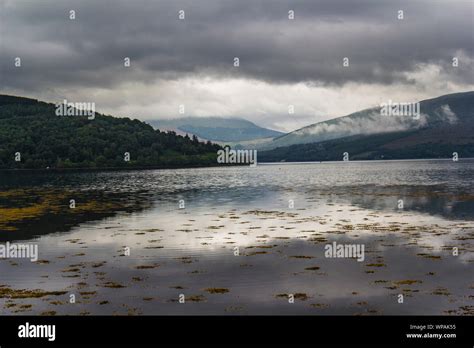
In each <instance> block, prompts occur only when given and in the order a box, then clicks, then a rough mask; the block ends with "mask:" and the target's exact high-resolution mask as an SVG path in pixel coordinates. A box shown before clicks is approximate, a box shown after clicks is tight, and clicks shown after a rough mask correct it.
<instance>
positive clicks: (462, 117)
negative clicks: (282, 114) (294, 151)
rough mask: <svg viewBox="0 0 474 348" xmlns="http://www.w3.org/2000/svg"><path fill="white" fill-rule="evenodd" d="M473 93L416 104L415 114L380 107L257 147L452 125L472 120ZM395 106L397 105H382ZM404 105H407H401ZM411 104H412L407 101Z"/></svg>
mask: <svg viewBox="0 0 474 348" xmlns="http://www.w3.org/2000/svg"><path fill="white" fill-rule="evenodd" d="M473 99H474V92H466V93H455V94H449V95H445V96H441V97H438V98H434V99H428V100H424V101H421V102H420V103H419V114H418V115H415V114H413V112H415V113H416V111H417V110H416V108H413V110H412V114H411V115H404V116H394V115H383V113H382V112H381V111H382V110H381V109H382V108H381V107H375V108H371V109H366V110H363V111H359V112H355V113H353V114H350V115H348V116H344V117H339V118H335V119H332V120H328V121H324V122H319V123H315V124H312V125H310V126H307V127H304V128H301V129H298V130H295V131H293V132H291V133H288V134H286V135H283V136H280V137H278V138H275V139H273V140H272V141H269V142H267V143H265V144H263V145H261V146H260V149H262V150H268V149H274V148H277V147H282V146H289V145H295V144H308V143H317V142H321V141H326V140H331V139H338V138H344V137H348V136H354V135H369V134H382V133H393V132H403V131H413V130H417V129H424V128H431V127H437V126H439V125H440V124H447V125H455V124H456V123H458V122H466V121H468V120H469V119H470V118H472V104H473ZM389 102H391V103H392V104H393V103H396V102H401V101H389V100H387V101H386V104H388V103H389ZM404 102H405V103H408V102H409V101H404ZM410 102H415V101H410Z"/></svg>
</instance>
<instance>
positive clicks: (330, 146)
mask: <svg viewBox="0 0 474 348" xmlns="http://www.w3.org/2000/svg"><path fill="white" fill-rule="evenodd" d="M380 109H381V108H379V107H378V108H373V109H368V110H364V111H361V112H357V113H354V114H351V115H349V116H345V117H340V118H337V119H333V120H330V121H326V122H320V123H317V124H314V125H311V126H308V127H305V128H302V129H299V130H297V131H294V132H292V133H289V134H287V135H284V136H282V137H280V138H277V139H274V141H272V142H271V145H268V144H265V146H264V147H265V148H272V150H270V151H263V152H261V153H260V154H259V159H260V160H261V161H321V160H341V159H342V153H343V152H348V153H349V154H350V155H351V159H381V158H385V159H396V158H440V157H443V158H446V157H448V158H449V157H451V156H452V153H453V152H458V153H459V156H462V157H471V156H474V92H465V93H455V94H449V95H445V96H441V97H438V98H434V99H429V100H424V101H422V102H420V112H419V117H413V116H386V115H385V116H384V115H382V113H381V110H380ZM275 147H277V148H275Z"/></svg>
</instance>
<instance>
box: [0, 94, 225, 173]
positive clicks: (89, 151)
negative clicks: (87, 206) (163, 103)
mask: <svg viewBox="0 0 474 348" xmlns="http://www.w3.org/2000/svg"><path fill="white" fill-rule="evenodd" d="M71 110H73V109H71ZM75 110H77V109H75ZM219 149H220V146H219V145H216V144H211V143H210V142H208V143H201V142H199V141H198V139H197V138H194V139H190V138H189V137H182V136H179V135H176V134H175V133H172V132H171V133H164V132H160V131H157V130H154V129H153V127H151V126H150V125H148V124H146V123H143V122H141V121H139V120H131V119H129V118H116V117H112V116H104V115H101V114H99V113H95V115H94V117H93V118H91V119H88V117H86V116H72V115H71V116H57V115H56V106H55V105H54V104H48V103H44V102H41V101H37V100H35V99H29V98H21V97H15V96H8V95H0V169H13V168H15V169H30V168H42V169H44V168H47V167H49V168H105V167H122V168H136V167H153V168H165V167H187V166H207V165H215V164H216V162H217V151H218V150H219ZM126 153H128V154H129V161H127V160H126Z"/></svg>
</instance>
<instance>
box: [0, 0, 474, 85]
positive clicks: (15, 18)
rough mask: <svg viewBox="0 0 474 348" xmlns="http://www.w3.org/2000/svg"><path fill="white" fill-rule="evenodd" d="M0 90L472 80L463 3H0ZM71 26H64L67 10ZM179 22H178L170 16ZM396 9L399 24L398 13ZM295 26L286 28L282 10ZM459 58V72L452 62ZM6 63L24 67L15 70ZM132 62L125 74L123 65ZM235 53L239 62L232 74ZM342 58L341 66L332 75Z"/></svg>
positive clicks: (469, 13) (468, 14)
mask: <svg viewBox="0 0 474 348" xmlns="http://www.w3.org/2000/svg"><path fill="white" fill-rule="evenodd" d="M0 2H3V3H2V4H3V6H2V14H1V22H2V24H1V55H0V63H1V65H2V85H1V87H6V88H15V89H23V90H38V89H56V88H61V87H62V86H69V87H70V86H76V87H78V88H80V87H84V86H90V87H104V88H113V87H114V85H116V84H119V83H121V82H125V81H139V82H141V83H147V82H150V83H151V82H153V81H154V80H155V79H157V78H162V79H177V78H180V77H183V76H194V75H196V76H211V77H224V78H225V77H227V76H233V77H242V76H243V77H246V78H252V79H257V80H263V81H267V82H270V83H296V82H307V83H315V84H329V85H341V84H344V83H346V82H349V81H351V82H360V83H393V82H406V83H410V80H409V79H408V78H407V76H406V75H405V74H404V73H406V72H410V71H413V70H414V69H416V67H417V64H420V63H424V64H430V63H432V64H437V65H440V66H441V68H442V69H443V70H445V71H443V76H449V78H450V79H451V80H452V81H456V82H466V83H472V81H473V79H474V78H473V73H472V68H473V67H472V59H473V56H474V53H473V51H474V48H473V32H474V30H473V29H474V28H473V6H474V5H473V3H472V2H471V1H419V0H418V1H404V2H397V1H380V0H373V1H357V0H354V1H349V0H345V1H338V0H333V1H314V0H313V1H310V0H308V1H300V0H291V1H290V0H288V1H275V0H266V1H261V0H260V1H259V0H232V1H229V0H199V1H195V0H192V1H191V0H190V1H171V0H167V1H151V0H148V1H143V0H139V1H120V0H109V1H90V0H86V1H81V2H77V1H41V2H40V1H25V0H14V1H12V0H0ZM71 9H74V10H76V17H77V18H76V19H75V20H74V21H71V20H69V18H68V15H69V10H71ZM181 9H182V10H185V11H186V19H185V20H184V21H180V20H178V18H177V13H178V11H179V10H181ZM400 9H401V10H404V16H405V19H404V20H398V19H397V11H398V10H400ZM289 10H294V11H295V16H296V18H295V20H288V11H289ZM454 55H461V57H460V67H459V68H457V69H452V67H451V59H452V57H453V56H454ZM15 57H20V58H21V59H22V68H21V69H17V68H15V67H14V66H13V60H14V58H15ZM124 57H130V58H131V60H132V67H131V68H127V69H125V68H124V67H123V58H124ZM234 57H239V58H240V63H241V66H240V67H239V68H237V69H236V68H234V67H233V66H232V63H233V58H234ZM343 57H348V58H349V59H350V67H348V68H343V67H342V59H343Z"/></svg>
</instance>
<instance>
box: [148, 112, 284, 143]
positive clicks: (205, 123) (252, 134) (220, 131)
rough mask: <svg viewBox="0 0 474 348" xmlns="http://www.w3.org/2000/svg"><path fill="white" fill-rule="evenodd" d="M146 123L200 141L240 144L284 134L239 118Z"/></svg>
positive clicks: (189, 119)
mask: <svg viewBox="0 0 474 348" xmlns="http://www.w3.org/2000/svg"><path fill="white" fill-rule="evenodd" d="M146 122H147V123H149V124H151V125H152V126H153V127H155V128H158V129H161V130H176V131H181V132H183V133H188V134H194V135H196V136H198V137H199V138H201V139H206V140H212V141H218V142H241V141H248V140H255V139H262V138H274V137H278V136H280V135H282V134H284V133H282V132H277V131H274V130H271V129H267V128H262V127H259V126H257V125H256V124H254V123H252V122H250V121H247V120H244V119H240V118H220V117H183V118H179V119H167V120H148V121H146Z"/></svg>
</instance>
